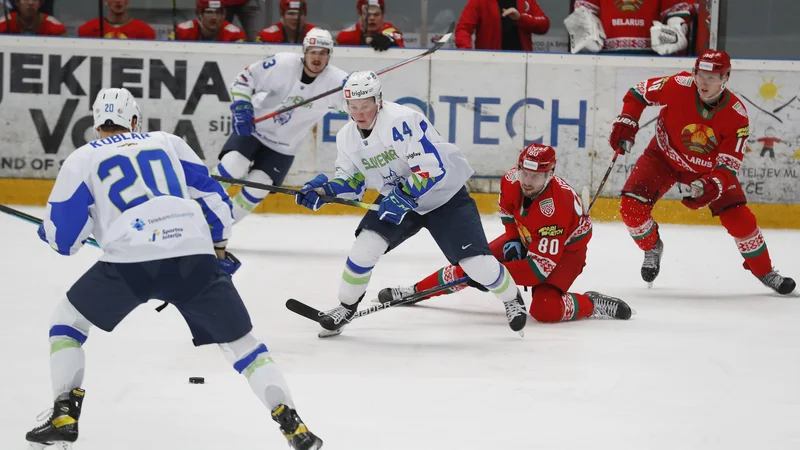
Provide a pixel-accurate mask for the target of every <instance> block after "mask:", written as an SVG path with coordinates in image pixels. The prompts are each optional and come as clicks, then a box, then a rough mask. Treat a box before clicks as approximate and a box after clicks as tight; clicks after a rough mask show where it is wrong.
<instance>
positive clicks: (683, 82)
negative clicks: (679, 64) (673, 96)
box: [675, 75, 694, 87]
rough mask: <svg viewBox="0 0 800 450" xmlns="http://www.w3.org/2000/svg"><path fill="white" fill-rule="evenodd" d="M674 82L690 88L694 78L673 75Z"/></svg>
mask: <svg viewBox="0 0 800 450" xmlns="http://www.w3.org/2000/svg"><path fill="white" fill-rule="evenodd" d="M675 82H676V83H678V84H679V85H681V86H686V87H691V86H692V83H694V78H692V77H687V76H683V75H675Z"/></svg>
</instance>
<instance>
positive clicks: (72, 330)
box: [50, 298, 92, 400]
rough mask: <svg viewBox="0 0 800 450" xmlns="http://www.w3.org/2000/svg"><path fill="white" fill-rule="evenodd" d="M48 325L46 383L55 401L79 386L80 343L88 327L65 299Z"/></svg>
mask: <svg viewBox="0 0 800 450" xmlns="http://www.w3.org/2000/svg"><path fill="white" fill-rule="evenodd" d="M50 322H51V324H50V381H51V382H52V384H53V400H55V399H57V398H58V396H59V395H61V394H63V393H65V392H70V391H71V390H72V389H74V388H77V387H80V386H81V384H82V383H83V374H84V371H85V367H86V356H85V355H84V352H83V343H84V342H86V339H87V338H88V336H89V329H90V328H91V327H92V324H91V323H90V322H89V321H88V320H86V318H85V317H83V315H82V314H81V313H79V312H78V310H77V309H75V307H74V306H72V303H70V302H69V300H67V299H66V298H65V299H63V300H62V301H61V303H59V304H58V306H57V307H56V310H55V312H54V313H53V317H52V319H51V321H50Z"/></svg>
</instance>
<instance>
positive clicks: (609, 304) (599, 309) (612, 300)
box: [586, 291, 633, 320]
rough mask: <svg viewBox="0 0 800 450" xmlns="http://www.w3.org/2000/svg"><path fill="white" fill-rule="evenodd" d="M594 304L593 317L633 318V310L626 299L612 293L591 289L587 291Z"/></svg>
mask: <svg viewBox="0 0 800 450" xmlns="http://www.w3.org/2000/svg"><path fill="white" fill-rule="evenodd" d="M586 296H587V297H589V300H591V301H592V304H593V305H594V312H593V313H592V318H593V319H621V320H628V319H630V318H631V315H632V314H633V311H632V310H631V307H630V306H628V304H627V303H625V302H624V301H622V300H620V299H618V298H616V297H612V296H610V295H605V294H601V293H599V292H594V291H589V292H587V293H586Z"/></svg>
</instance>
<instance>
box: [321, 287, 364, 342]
mask: <svg viewBox="0 0 800 450" xmlns="http://www.w3.org/2000/svg"><path fill="white" fill-rule="evenodd" d="M361 298H363V295H362V296H361ZM361 298H359V299H358V301H356V302H355V303H354V304H352V305H347V304H344V303H341V304H340V305H339V306H337V307H336V308H333V309H331V310H328V311H325V312H324V313H322V316H321V317H320V318H319V324H320V326H322V330H321V331H320V332H319V334H318V335H317V336H318V337H321V338H324V337H330V336H338V335H340V334H342V329H343V328H344V326H345V325H347V323H348V322H349V321H350V319H351V318H352V317H353V314H355V313H356V311H358V303H359V302H361Z"/></svg>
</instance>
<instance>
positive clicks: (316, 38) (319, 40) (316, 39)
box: [303, 28, 333, 55]
mask: <svg viewBox="0 0 800 450" xmlns="http://www.w3.org/2000/svg"><path fill="white" fill-rule="evenodd" d="M309 47H321V48H327V49H328V54H329V55H332V54H333V36H331V33H330V32H329V31H328V30H323V29H322V28H312V29H311V30H310V31H309V32H308V33H306V37H304V38H303V54H305V53H306V52H307V51H308V48H309Z"/></svg>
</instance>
